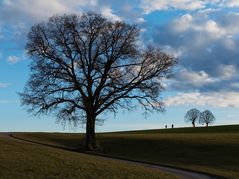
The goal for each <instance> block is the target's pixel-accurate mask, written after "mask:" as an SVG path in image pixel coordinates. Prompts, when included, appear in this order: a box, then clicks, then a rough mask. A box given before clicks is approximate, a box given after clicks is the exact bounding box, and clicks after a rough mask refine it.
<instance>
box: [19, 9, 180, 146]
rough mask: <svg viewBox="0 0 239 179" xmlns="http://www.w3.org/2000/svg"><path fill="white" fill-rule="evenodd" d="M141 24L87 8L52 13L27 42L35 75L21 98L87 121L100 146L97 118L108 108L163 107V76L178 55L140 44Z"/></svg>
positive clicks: (91, 139)
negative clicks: (79, 11) (78, 12)
mask: <svg viewBox="0 0 239 179" xmlns="http://www.w3.org/2000/svg"><path fill="white" fill-rule="evenodd" d="M139 44H140V43H139V29H138V28H137V26H135V25H129V24H126V23H124V22H118V21H117V22H112V21H109V20H107V19H106V18H104V17H102V15H100V14H97V13H94V12H88V13H84V14H83V15H81V16H77V15H63V16H53V17H51V18H50V19H49V20H48V21H47V22H43V23H40V24H36V25H34V26H33V27H32V28H31V30H30V32H29V34H28V41H27V45H26V50H27V52H28V55H29V56H30V58H31V59H32V62H31V65H30V67H31V76H30V79H29V81H28V82H27V84H26V85H25V88H24V91H23V92H22V93H20V97H21V102H22V104H23V105H26V106H27V107H28V110H29V112H33V113H34V114H48V113H49V112H55V114H56V116H57V118H58V119H61V120H66V121H73V122H77V121H79V120H83V121H84V122H85V124H86V147H87V149H88V150H95V149H96V148H97V145H96V139H95V124H96V122H97V119H98V116H99V115H100V114H101V113H103V112H107V111H110V112H116V111H117V109H118V108H125V109H130V108H131V107H132V106H135V105H137V104H138V103H139V104H141V106H142V107H143V108H144V109H145V110H146V111H151V110H158V111H163V109H164V107H163V103H162V102H161V101H160V99H159V92H160V91H161V89H162V84H161V82H162V79H163V78H167V77H169V76H170V75H171V74H172V70H171V69H172V67H173V66H174V65H175V63H176V60H175V58H173V57H172V56H169V55H167V54H165V53H163V52H162V51H160V50H159V49H158V48H153V47H147V48H143V47H142V46H140V45H139Z"/></svg>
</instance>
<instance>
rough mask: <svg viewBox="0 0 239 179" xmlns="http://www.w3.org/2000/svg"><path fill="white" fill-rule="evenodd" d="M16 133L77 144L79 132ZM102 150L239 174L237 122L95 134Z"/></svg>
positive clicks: (158, 161) (68, 144) (133, 157)
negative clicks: (235, 123) (227, 124)
mask: <svg viewBox="0 0 239 179" xmlns="http://www.w3.org/2000/svg"><path fill="white" fill-rule="evenodd" d="M17 135H18V136H20V137H23V138H28V139H31V140H36V141H40V142H43V143H48V144H52V145H58V146H65V147H70V148H78V149H79V148H81V146H82V141H83V135H82V134H59V133H22V134H17ZM97 138H98V141H99V143H100V145H101V147H102V152H103V153H105V154H108V155H113V156H117V157H124V158H128V159H134V160H141V161H147V162H153V163H158V164H164V165H169V166H175V167H180V168H186V169H192V170H196V171H202V172H207V173H211V174H215V175H220V176H224V177H227V178H235V179H236V178H239V160H238V159H239V125H234V126H217V127H209V128H205V127H203V128H181V129H162V130H146V131H127V132H114V133H103V134H98V136H97Z"/></svg>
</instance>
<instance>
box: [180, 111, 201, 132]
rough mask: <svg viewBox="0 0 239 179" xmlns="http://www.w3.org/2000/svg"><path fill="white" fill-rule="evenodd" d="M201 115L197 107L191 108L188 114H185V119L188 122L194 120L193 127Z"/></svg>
mask: <svg viewBox="0 0 239 179" xmlns="http://www.w3.org/2000/svg"><path fill="white" fill-rule="evenodd" d="M199 116H200V111H199V110H198V109H196V108H193V109H190V110H189V111H188V112H187V113H186V115H185V116H184V119H185V121H186V122H192V125H193V127H195V122H196V120H198V118H199Z"/></svg>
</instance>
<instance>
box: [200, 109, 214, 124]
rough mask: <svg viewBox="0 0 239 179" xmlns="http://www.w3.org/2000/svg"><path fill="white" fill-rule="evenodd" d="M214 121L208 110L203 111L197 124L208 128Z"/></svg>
mask: <svg viewBox="0 0 239 179" xmlns="http://www.w3.org/2000/svg"><path fill="white" fill-rule="evenodd" d="M215 120H216V118H215V117H214V115H213V114H212V112H211V111H209V110H205V111H203V112H202V113H201V114H200V117H199V123H201V124H206V127H208V124H211V123H213V122H214V121H215Z"/></svg>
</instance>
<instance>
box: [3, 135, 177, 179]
mask: <svg viewBox="0 0 239 179" xmlns="http://www.w3.org/2000/svg"><path fill="white" fill-rule="evenodd" d="M0 146H1V147H0V178H14V179H17V178H24V179H27V178H29V179H32V178H44V179H47V178H83V179H84V178H87V179H88V178H89V179H91V178H102V179H107V178H110V179H112V178H113V179H114V178H115V179H116V178H120V179H121V178H135V179H138V178H142V179H144V178H147V177H150V178H175V177H173V176H171V175H168V174H163V173H159V171H156V170H154V169H149V168H145V167H140V166H136V165H132V164H131V165H130V164H127V163H122V162H118V161H109V160H105V159H103V158H101V157H97V156H89V155H86V154H80V153H76V152H70V151H65V150H61V149H56V148H52V147H47V146H41V145H38V144H31V143H27V142H22V141H18V140H15V139H13V138H10V137H8V136H7V135H6V134H1V135H0Z"/></svg>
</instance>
